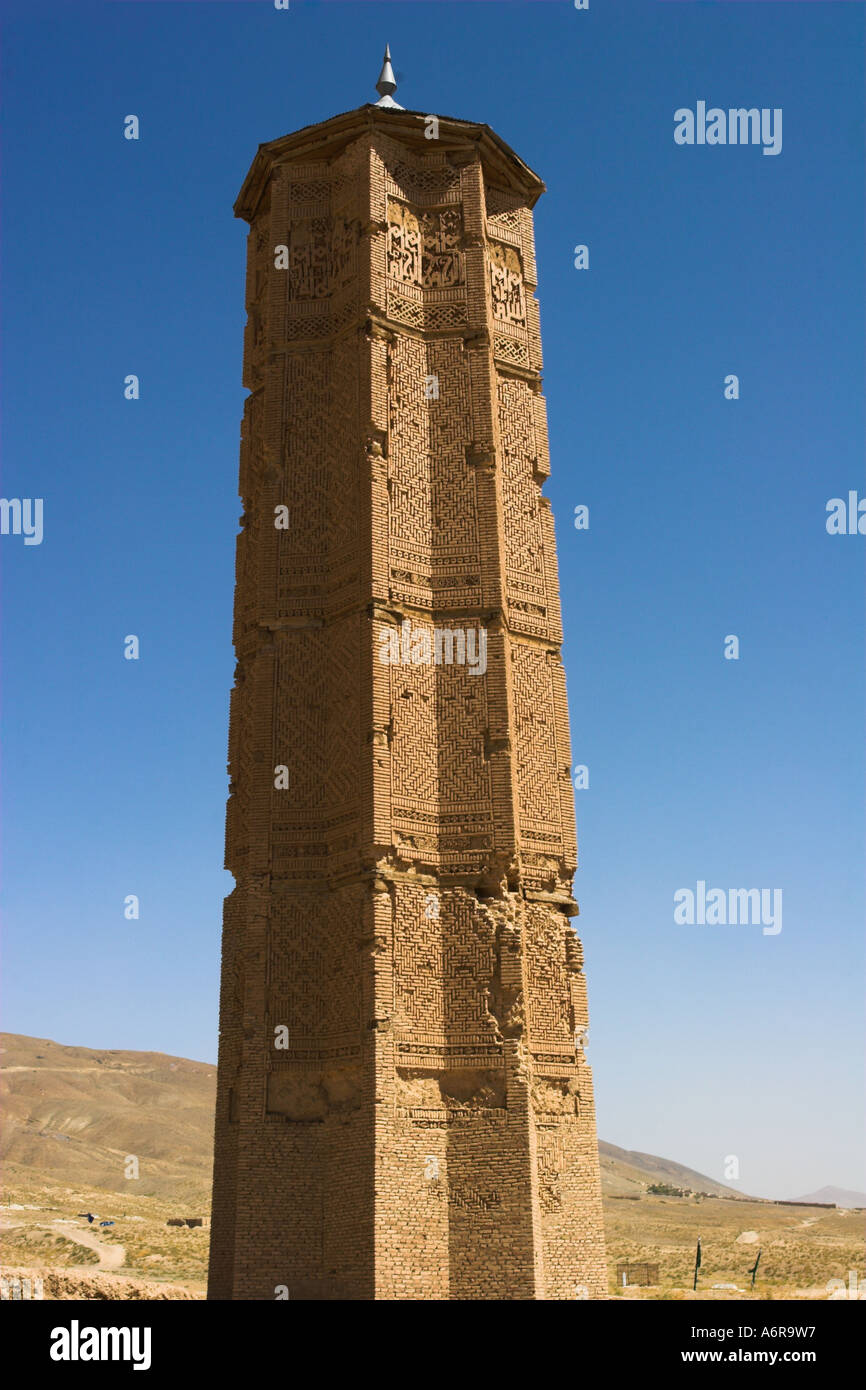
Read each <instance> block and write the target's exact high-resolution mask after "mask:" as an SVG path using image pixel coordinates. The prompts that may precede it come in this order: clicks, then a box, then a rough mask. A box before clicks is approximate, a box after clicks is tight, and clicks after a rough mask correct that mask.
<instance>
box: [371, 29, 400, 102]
mask: <svg viewBox="0 0 866 1390" xmlns="http://www.w3.org/2000/svg"><path fill="white" fill-rule="evenodd" d="M396 90H397V81H396V78H395V77H394V69H393V68H392V67H391V46H390V44H387V43H386V44H385V57H384V59H383V62H382V71H381V72H380V73H379V81H378V82H377V83H376V91H377V92H378V93H379V97H380V100H379V101H377V102H376V105H377V106H390V107H392V108H394V109H395V110H397V111H402V110H403V107H402V106H401V105H400V104H399V102H396V101H395V100H394V97H393V95H392V94H393V93H394V92H396Z"/></svg>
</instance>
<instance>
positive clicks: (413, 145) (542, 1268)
mask: <svg viewBox="0 0 866 1390" xmlns="http://www.w3.org/2000/svg"><path fill="white" fill-rule="evenodd" d="M542 192H543V184H542V183H541V182H540V180H539V179H538V177H537V176H536V175H535V174H533V173H532V171H531V170H530V169H528V168H527V166H526V165H525V164H524V163H523V162H522V161H521V160H520V159H519V158H518V157H517V155H515V154H514V152H513V151H512V150H510V149H509V148H508V146H506V145H505V144H504V143H503V142H502V141H501V140H500V139H499V138H498V137H497V136H496V135H495V134H494V133H493V132H492V131H491V130H490V129H489V128H488V127H486V126H482V125H472V124H468V123H466V122H462V121H453V120H445V119H442V120H441V122H440V127H439V138H438V139H435V140H431V139H427V138H425V120H424V117H423V116H420V115H418V114H415V113H412V112H406V111H401V110H388V109H385V110H382V109H379V108H376V107H372V106H366V107H361V108H360V109H359V110H357V111H354V112H350V113H348V114H347V115H344V116H338V117H335V118H334V119H333V120H330V121H326V122H324V123H323V124H321V125H317V126H311V127H308V128H307V129H305V130H301V131H299V132H298V133H296V134H294V135H290V136H286V137H285V138H283V139H281V140H276V141H274V142H273V143H271V144H269V145H263V146H261V147H260V149H259V153H258V154H257V155H256V158H255V160H254V162H253V165H252V168H251V170H250V173H249V175H248V177H247V180H246V182H245V184H244V186H243V189H242V191H241V194H240V197H239V200H238V203H237V205H236V212H237V214H238V216H241V217H243V218H245V219H246V220H247V221H248V222H249V225H250V232H249V251H248V272H247V313H248V323H247V329H246V340H245V354H244V383H245V385H246V386H247V388H248V389H249V391H250V395H249V398H248V399H247V402H246V406H245V411H244V420H243V426H242V442H241V465H240V490H241V494H242V497H243V505H244V516H243V518H242V529H241V533H240V535H239V537H238V542H237V587H236V593H235V626H234V641H235V649H236V653H237V670H236V678H235V687H234V690H233V692H232V701H231V717H230V734H229V745H230V746H229V759H230V762H229V770H230V777H231V786H230V797H229V804H228V814H227V830H226V866H227V868H229V869H230V870H231V872H232V873H233V875H234V876H235V880H236V887H235V890H234V892H233V893H232V894H231V896H230V897H229V898H228V899H227V901H226V908H225V919H224V928H223V971H222V987H221V1001H220V1052H219V1094H218V1113H217V1124H216V1167H215V1179H214V1206H213V1223H212V1249H211V1268H210V1297H211V1298H215V1299H274V1298H275V1297H277V1296H279V1294H280V1291H283V1296H285V1294H286V1293H287V1295H288V1297H289V1298H290V1299H315V1300H323V1299H505V1300H509V1299H542V1298H545V1299H572V1298H575V1297H597V1296H600V1295H602V1294H603V1293H604V1290H605V1287H606V1277H605V1265H604V1249H603V1236H602V1218H601V1192H600V1182H599V1166H598V1154H597V1147H596V1134H595V1118H594V1109H593V1094H592V1080H591V1076H590V1071H589V1067H588V1066H587V1064H586V1061H585V1059H584V1056H583V1051H582V1045H581V1037H582V1034H583V1032H584V1031H585V1029H586V1026H587V1012H586V1007H587V1006H586V987H585V981H584V975H583V960H582V952H581V947H580V943H579V941H578V939H577V936H576V935H575V932H574V930H573V928H572V918H573V917H574V915H575V913H576V907H575V904H574V902H573V900H572V897H571V880H572V876H573V872H574V869H575V865H576V843H575V831H574V805H573V797H572V789H571V780H570V775H569V774H570V747H569V732H568V715H567V708H566V701H565V681H564V674H563V667H562V661H561V656H560V642H561V631H560V625H559V623H560V620H559V594H558V580H557V569H556V555H555V549H554V536H553V523H552V518H551V514H550V507H549V503H548V502H547V501H546V499H545V498H544V497H543V496H542V495H541V488H542V486H543V483H544V480H545V478H546V477H547V476H548V473H549V460H548V448H547V431H546V421H545V407H544V400H543V397H542V395H541V382H540V376H539V372H540V367H541V343H540V337H539V327H538V324H539V320H538V309H537V302H536V299H535V288H536V280H535V256H534V248H533V225H532V207H533V205H534V203H535V201H536V200H537V198H538V197H539V195H540V194H541V193H542ZM279 248H283V249H282V250H280V249H279ZM278 263H279V268H278ZM279 509H283V510H282V511H280V510H279ZM278 520H279V523H280V524H277V523H278ZM443 633H444V634H446V636H445V637H444V638H443V636H442V634H443ZM437 634H438V636H437ZM437 642H439V643H440V645H439V646H438V647H437ZM443 643H444V645H443ZM449 644H450V645H449ZM461 644H462V645H461ZM388 652H390V653H391V658H390V659H388V658H387V657H386V656H385V654H386V653H388ZM437 653H438V655H439V658H440V659H438V660H437V659H436V654H437ZM395 654H396V655H395ZM471 656H474V663H473V661H472V660H470V657H471ZM482 658H483V659H482ZM278 767H283V768H285V769H286V773H285V774H283V776H282V778H280V777H278V776H277V775H276V773H275V769H277V768H278ZM286 781H287V783H288V785H285V783H286Z"/></svg>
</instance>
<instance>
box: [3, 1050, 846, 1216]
mask: <svg viewBox="0 0 866 1390" xmlns="http://www.w3.org/2000/svg"><path fill="white" fill-rule="evenodd" d="M215 1098H216V1067H215V1066H213V1065H212V1064H211V1063H209V1062H192V1061H190V1060H189V1059H188V1058H186V1057H171V1056H168V1055H166V1054H165V1053H162V1052H129V1051H123V1050H120V1049H114V1048H112V1049H95V1048H87V1047H75V1046H67V1045H65V1044H63V1043H56V1042H53V1041H51V1040H50V1039H48V1038H31V1037H27V1036H24V1035H21V1034H17V1033H0V1106H2V1110H3V1115H4V1123H3V1129H2V1139H0V1158H2V1160H3V1163H4V1168H5V1172H6V1181H7V1183H11V1182H12V1180H13V1178H14V1177H15V1176H16V1175H20V1176H22V1177H24V1176H26V1177H27V1179H28V1180H29V1181H33V1180H34V1179H38V1177H39V1175H40V1174H41V1175H42V1177H43V1181H46V1182H47V1181H55V1180H56V1181H61V1182H63V1183H65V1184H67V1185H78V1186H82V1187H87V1186H92V1187H98V1188H105V1189H108V1190H110V1191H117V1192H123V1191H129V1190H130V1189H129V1179H128V1178H127V1177H126V1166H127V1159H128V1158H129V1157H130V1156H135V1157H136V1158H137V1159H138V1162H139V1169H140V1175H141V1176H140V1178H139V1179H138V1181H137V1182H136V1185H135V1186H136V1191H138V1192H139V1193H141V1194H143V1195H148V1194H150V1195H154V1196H166V1197H168V1196H171V1197H178V1198H181V1197H188V1198H189V1199H190V1200H192V1199H197V1200H198V1201H199V1202H201V1201H204V1200H207V1199H208V1197H209V1194H210V1183H211V1171H212V1164H213V1117H214V1104H215ZM599 1155H600V1158H601V1174H602V1188H603V1191H604V1193H605V1195H606V1196H608V1197H629V1196H633V1197H637V1196H640V1195H641V1193H643V1192H645V1191H646V1189H647V1187H648V1186H649V1185H650V1184H652V1183H665V1184H667V1185H668V1186H670V1187H674V1188H681V1189H684V1190H686V1189H690V1190H691V1191H694V1192H706V1193H713V1194H715V1195H716V1196H718V1197H732V1198H740V1199H741V1198H742V1197H743V1194H742V1193H739V1192H736V1191H734V1190H733V1189H732V1188H730V1187H726V1186H725V1185H724V1184H723V1183H720V1182H716V1181H715V1180H714V1179H713V1178H709V1177H707V1176H706V1175H705V1174H704V1173H697V1172H695V1170H694V1169H692V1168H686V1167H684V1166H683V1165H682V1164H680V1163H675V1162H674V1161H673V1160H672V1159H668V1158H659V1157H658V1156H657V1155H655V1154H646V1153H641V1152H639V1151H636V1150H635V1151H633V1150H629V1149H620V1148H618V1147H617V1146H616V1145H615V1144H607V1143H605V1142H604V1141H603V1140H602V1141H601V1142H600V1143H599ZM838 1190H839V1189H835V1188H827V1189H824V1191H828V1192H835V1191H838ZM843 1195H845V1196H848V1197H859V1196H860V1194H857V1193H847V1194H843ZM803 1200H818V1201H820V1200H824V1199H822V1198H821V1197H820V1196H818V1197H815V1198H804V1199H803ZM826 1200H827V1201H832V1200H834V1199H833V1198H832V1197H828V1198H826ZM864 1202H866V1199H864ZM846 1204H847V1203H846ZM860 1204H861V1203H859V1202H858V1203H854V1205H860ZM840 1205H842V1204H841V1203H840Z"/></svg>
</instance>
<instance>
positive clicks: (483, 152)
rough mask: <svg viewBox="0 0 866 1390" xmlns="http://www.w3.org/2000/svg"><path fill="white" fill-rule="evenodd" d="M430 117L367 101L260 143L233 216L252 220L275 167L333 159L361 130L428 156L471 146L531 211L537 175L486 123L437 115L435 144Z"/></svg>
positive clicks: (540, 186) (537, 194)
mask: <svg viewBox="0 0 866 1390" xmlns="http://www.w3.org/2000/svg"><path fill="white" fill-rule="evenodd" d="M429 119H430V114H429V112H424V111H401V110H396V109H389V108H387V107H385V108H383V107H380V106H377V105H374V104H372V103H368V104H367V105H366V106H359V107H357V108H356V109H355V110H354V111H346V112H344V113H343V115H341V116H332V117H331V118H330V120H327V121H320V122H319V123H318V124H317V125H308V126H304V127H303V129H302V130H296V131H295V132H294V133H293V134H292V135H283V136H281V137H280V139H279V140H270V141H268V143H267V144H264V145H259V148H258V152H257V154H256V157H255V159H254V160H253V162H252V164H251V165H250V171H249V173H248V174H247V176H246V178H245V179H244V183H243V187H242V188H241V191H240V193H239V194H238V197H237V201H236V203H235V207H234V211H235V217H242V218H244V219H245V221H247V222H251V221H252V219H253V217H254V216H255V213H256V208H257V206H258V203H259V200H260V198H261V196H262V194H263V192H264V190H265V188H266V186H267V182H268V179H269V178H270V176H271V174H272V172H273V170H274V169H275V168H276V167H277V166H278V165H280V164H283V163H293V162H295V161H300V162H307V163H309V162H315V161H317V160H330V159H334V158H335V157H336V156H337V155H338V154H340V153H341V151H342V150H343V149H345V147H346V146H347V145H349V144H351V142H352V141H353V140H357V139H358V137H359V136H361V135H363V134H364V132H365V131H368V132H370V133H371V134H372V133H379V132H381V133H382V134H385V135H389V136H390V137H391V138H392V139H393V140H397V141H399V142H400V143H401V144H404V145H405V146H406V147H407V148H408V149H410V150H413V151H415V152H419V151H422V152H423V153H425V154H429V153H430V151H431V149H438V150H440V151H445V152H446V153H448V152H449V151H454V152H455V153H456V152H457V151H458V150H461V149H462V150H463V151H464V152H465V151H466V149H467V146H471V145H474V146H475V147H476V148H477V150H478V153H479V155H480V158H481V162H482V164H483V165H484V167H485V170H486V172H487V173H488V175H489V177H490V179H491V181H492V182H493V183H495V184H496V185H497V187H500V188H506V189H510V190H513V192H515V193H519V194H520V195H521V196H523V197H525V198H526V201H527V204H528V206H529V207H533V206H534V205H535V203H536V202H537V200H538V198H540V196H541V194H542V193H543V192H544V191H545V185H544V183H543V182H542V180H541V179H540V178H539V176H538V174H536V173H535V172H534V171H533V170H532V169H530V167H529V165H528V164H525V163H524V162H523V160H522V159H521V158H520V156H519V155H518V154H515V152H514V150H513V149H512V148H511V146H510V145H506V143H505V141H504V140H503V139H501V137H500V136H498V135H497V134H496V131H495V130H491V128H490V126H489V125H479V124H478V123H477V122H476V121H459V120H456V119H454V118H453V117H451V116H438V117H437V118H436V119H437V120H438V122H439V136H438V139H437V140H436V141H435V142H434V141H431V140H428V139H427V138H426V136H425V133H424V132H425V126H426V122H427V121H428V120H429Z"/></svg>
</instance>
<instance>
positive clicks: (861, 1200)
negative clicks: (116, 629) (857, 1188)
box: [790, 1187, 866, 1211]
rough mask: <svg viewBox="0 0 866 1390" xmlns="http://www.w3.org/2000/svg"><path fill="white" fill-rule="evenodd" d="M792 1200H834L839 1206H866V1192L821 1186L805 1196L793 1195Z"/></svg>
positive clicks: (834, 1203)
mask: <svg viewBox="0 0 866 1390" xmlns="http://www.w3.org/2000/svg"><path fill="white" fill-rule="evenodd" d="M790 1200H791V1201H792V1202H832V1203H833V1205H834V1206H837V1207H847V1208H848V1210H849V1211H850V1210H851V1209H852V1208H853V1207H866V1192H851V1191H850V1189H849V1188H847V1187H819V1189H818V1191H817V1192H808V1193H807V1194H806V1196H805V1197H792V1198H791V1199H790Z"/></svg>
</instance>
